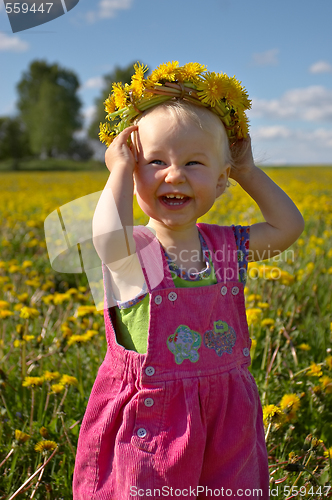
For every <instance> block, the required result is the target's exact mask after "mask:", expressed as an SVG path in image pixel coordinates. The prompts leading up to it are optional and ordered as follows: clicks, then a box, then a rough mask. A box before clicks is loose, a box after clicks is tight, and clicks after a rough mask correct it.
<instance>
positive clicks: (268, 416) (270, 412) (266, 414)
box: [263, 405, 283, 425]
mask: <svg viewBox="0 0 332 500" xmlns="http://www.w3.org/2000/svg"><path fill="white" fill-rule="evenodd" d="M282 416H283V413H282V411H281V410H280V408H278V406H276V405H265V406H263V421H264V424H265V425H267V424H268V423H270V422H272V423H278V422H280V420H281V418H282Z"/></svg>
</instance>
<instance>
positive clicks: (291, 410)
mask: <svg viewBox="0 0 332 500" xmlns="http://www.w3.org/2000/svg"><path fill="white" fill-rule="evenodd" d="M280 408H281V409H282V410H284V412H285V413H286V420H287V421H288V422H290V421H291V420H294V419H295V418H296V412H297V410H298V409H299V408H300V398H299V397H298V396H297V395H296V394H285V395H284V396H283V397H282V398H281V401H280Z"/></svg>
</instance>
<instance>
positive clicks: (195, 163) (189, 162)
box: [187, 160, 201, 165]
mask: <svg viewBox="0 0 332 500" xmlns="http://www.w3.org/2000/svg"><path fill="white" fill-rule="evenodd" d="M200 163H201V162H200V161H196V160H194V161H188V163H187V165H197V164H200Z"/></svg>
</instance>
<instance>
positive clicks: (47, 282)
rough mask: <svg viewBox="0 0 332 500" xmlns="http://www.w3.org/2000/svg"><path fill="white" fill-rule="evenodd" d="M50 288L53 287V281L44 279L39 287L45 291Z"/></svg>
mask: <svg viewBox="0 0 332 500" xmlns="http://www.w3.org/2000/svg"><path fill="white" fill-rule="evenodd" d="M50 288H54V283H53V281H50V280H47V281H45V283H44V284H43V285H42V287H41V289H42V290H44V291H45V292H46V291H47V290H49V289H50Z"/></svg>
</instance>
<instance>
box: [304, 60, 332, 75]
mask: <svg viewBox="0 0 332 500" xmlns="http://www.w3.org/2000/svg"><path fill="white" fill-rule="evenodd" d="M309 71H310V73H332V64H330V63H329V62H327V61H318V62H316V63H315V64H312V65H311V66H310V68H309Z"/></svg>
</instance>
